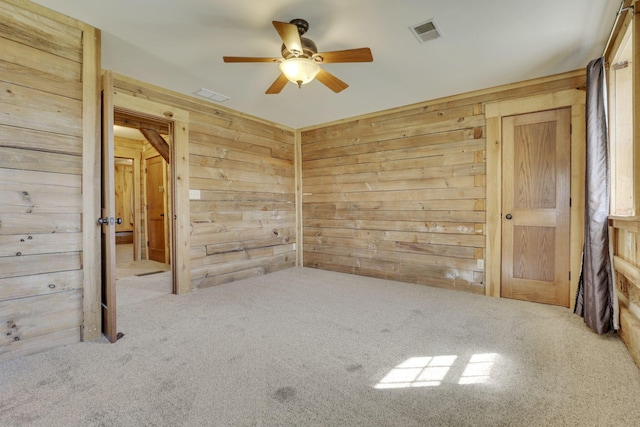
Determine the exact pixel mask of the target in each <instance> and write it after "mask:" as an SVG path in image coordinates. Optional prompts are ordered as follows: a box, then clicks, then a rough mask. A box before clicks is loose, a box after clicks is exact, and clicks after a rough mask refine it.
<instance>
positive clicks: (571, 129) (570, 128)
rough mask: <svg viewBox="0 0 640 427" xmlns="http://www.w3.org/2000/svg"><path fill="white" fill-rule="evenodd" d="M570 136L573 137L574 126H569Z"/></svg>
mask: <svg viewBox="0 0 640 427" xmlns="http://www.w3.org/2000/svg"><path fill="white" fill-rule="evenodd" d="M569 135H573V125H569Z"/></svg>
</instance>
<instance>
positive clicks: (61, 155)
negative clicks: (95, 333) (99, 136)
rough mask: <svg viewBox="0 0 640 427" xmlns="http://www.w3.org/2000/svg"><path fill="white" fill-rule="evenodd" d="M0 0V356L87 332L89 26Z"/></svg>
mask: <svg viewBox="0 0 640 427" xmlns="http://www.w3.org/2000/svg"><path fill="white" fill-rule="evenodd" d="M39 11H42V10H41V9H37V8H33V7H31V6H30V5H29V4H28V2H24V3H18V2H4V1H3V2H0V22H1V24H0V45H2V49H0V110H1V111H2V114H0V117H1V118H0V199H2V201H3V202H2V204H1V205H0V318H1V319H0V320H1V323H2V325H3V328H5V330H3V332H2V334H1V335H2V339H1V340H0V361H1V360H7V359H11V358H13V357H17V356H20V355H25V354H30V353H34V352H38V351H42V350H44V349H48V348H52V347H55V346H57V345H63V344H68V343H73V342H78V341H79V340H80V333H81V332H80V326H81V324H82V319H83V308H82V287H83V274H82V268H83V267H82V232H83V230H82V213H83V195H82V188H81V184H82V170H83V169H82V168H83V158H82V155H83V142H82V137H83V121H82V108H83V105H82V102H83V98H82V93H83V91H82V90H83V86H82V76H81V73H82V61H83V46H82V37H83V34H82V29H81V28H79V27H76V26H72V25H70V24H68V23H65V21H64V20H61V21H57V20H55V19H53V18H52V17H51V16H52V15H47V16H45V15H43V14H41V13H39Z"/></svg>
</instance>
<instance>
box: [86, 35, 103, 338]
mask: <svg viewBox="0 0 640 427" xmlns="http://www.w3.org/2000/svg"><path fill="white" fill-rule="evenodd" d="M100 51H101V33H100V31H99V30H96V29H94V28H92V27H89V26H85V29H84V32H83V54H84V55H83V56H84V57H83V76H84V78H83V81H82V82H83V83H82V86H83V162H82V165H83V166H82V182H83V188H84V189H85V191H84V192H83V205H84V209H83V211H84V215H83V219H82V220H83V223H82V229H83V248H82V252H83V259H84V262H83V270H84V279H83V280H84V284H83V300H82V303H83V313H84V315H83V323H82V339H83V340H93V339H96V338H98V337H100V334H101V328H102V325H101V323H102V317H101V306H100V283H101V256H100V253H101V250H100V227H99V226H98V225H97V223H96V220H97V218H98V217H99V216H100V188H101V177H100V162H99V160H100V156H99V153H100V135H101V131H100V108H101V107H100V87H99V85H98V82H99V81H100V73H101V66H100V57H101V54H100Z"/></svg>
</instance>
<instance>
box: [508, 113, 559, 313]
mask: <svg viewBox="0 0 640 427" xmlns="http://www.w3.org/2000/svg"><path fill="white" fill-rule="evenodd" d="M502 132H503V134H502V135H503V165H502V167H503V175H502V201H503V202H502V203H503V204H502V287H501V296H503V297H506V298H514V299H521V300H527V301H533V302H540V303H546V304H554V305H560V306H564V307H568V306H569V280H570V279H569V259H570V258H569V239H570V232H569V231H570V230H569V220H570V202H571V201H570V187H571V183H570V176H571V165H570V161H571V160H570V159H571V158H570V149H571V110H570V109H568V108H563V109H558V110H551V111H543V112H538V113H530V114H522V115H518V116H511V117H505V118H503V120H502Z"/></svg>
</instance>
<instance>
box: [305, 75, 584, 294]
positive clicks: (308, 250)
mask: <svg viewBox="0 0 640 427" xmlns="http://www.w3.org/2000/svg"><path fill="white" fill-rule="evenodd" d="M581 85H584V76H583V75H578V74H575V73H574V74H571V75H564V76H559V77H557V78H556V79H554V78H550V79H546V80H545V81H544V82H543V81H532V82H529V83H523V84H519V85H517V86H512V87H505V88H502V89H488V90H485V91H479V92H474V93H471V94H468V95H458V96H455V97H450V98H446V99H442V100H436V101H431V102H426V103H423V104H419V105H416V106H408V107H403V108H402V109H398V110H393V111H387V112H380V113H375V114H371V115H367V116H363V117H358V118H354V119H352V120H343V121H340V122H338V123H335V124H328V125H324V126H316V127H313V128H308V129H303V130H302V132H301V135H302V159H303V162H302V191H303V224H304V228H303V230H304V231H303V242H304V246H303V247H304V253H303V256H304V265H305V266H307V267H315V268H322V269H327V270H333V271H341V272H346V273H353V274H361V275H366V276H374V277H380V278H385V279H392V280H399V281H404V282H411V283H418V284H425V285H431V286H437V287H444V288H452V289H462V290H465V291H469V292H473V293H478V294H484V293H485V283H484V273H485V270H484V265H485V262H484V261H485V252H484V248H485V245H486V236H485V225H486V210H485V209H486V192H487V189H486V160H485V152H486V144H487V141H486V118H485V115H484V107H483V104H484V103H486V102H493V101H496V100H501V99H510V98H520V97H525V96H530V95H534V94H538V93H548V92H555V91H560V90H564V89H569V88H576V87H579V86H581Z"/></svg>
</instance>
